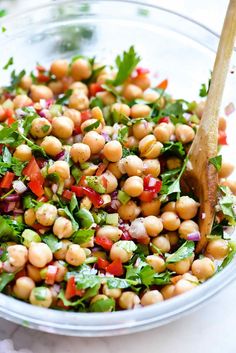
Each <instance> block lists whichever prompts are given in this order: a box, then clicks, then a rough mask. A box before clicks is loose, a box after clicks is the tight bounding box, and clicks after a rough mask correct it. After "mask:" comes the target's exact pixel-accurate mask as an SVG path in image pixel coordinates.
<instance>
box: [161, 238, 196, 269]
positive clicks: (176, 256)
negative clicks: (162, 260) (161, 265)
mask: <svg viewBox="0 0 236 353" xmlns="http://www.w3.org/2000/svg"><path fill="white" fill-rule="evenodd" d="M194 249H195V244H194V242H193V241H186V242H185V243H183V244H182V245H181V246H180V247H179V249H178V250H176V252H175V253H173V254H171V255H170V256H168V257H167V260H166V262H167V263H168V264H172V263H176V262H179V261H181V260H183V259H187V258H188V257H190V256H192V255H193V253H194Z"/></svg>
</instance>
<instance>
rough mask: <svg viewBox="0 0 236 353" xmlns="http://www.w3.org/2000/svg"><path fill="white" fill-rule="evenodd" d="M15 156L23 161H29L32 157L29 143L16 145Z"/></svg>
mask: <svg viewBox="0 0 236 353" xmlns="http://www.w3.org/2000/svg"><path fill="white" fill-rule="evenodd" d="M13 157H15V158H17V159H19V160H20V161H22V162H26V161H29V160H30V159H31V158H32V150H31V148H30V147H29V146H27V145H19V146H17V147H16V149H15V152H14V154H13Z"/></svg>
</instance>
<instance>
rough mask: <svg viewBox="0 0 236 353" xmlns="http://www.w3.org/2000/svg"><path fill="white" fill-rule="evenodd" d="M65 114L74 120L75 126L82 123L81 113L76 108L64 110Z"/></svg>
mask: <svg viewBox="0 0 236 353" xmlns="http://www.w3.org/2000/svg"><path fill="white" fill-rule="evenodd" d="M64 116H67V118H69V119H70V120H72V121H73V123H74V125H75V126H78V125H80V123H81V114H80V112H79V111H78V110H76V109H69V108H67V109H66V110H65V112H64Z"/></svg>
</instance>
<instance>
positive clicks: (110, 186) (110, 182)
mask: <svg viewBox="0 0 236 353" xmlns="http://www.w3.org/2000/svg"><path fill="white" fill-rule="evenodd" d="M101 177H104V178H105V179H106V192H107V193H108V194H110V193H111V192H113V191H115V190H116V189H117V186H118V181H117V179H116V177H115V176H114V175H113V174H112V173H111V172H110V171H109V170H107V171H106V172H105V173H103V174H102V175H101Z"/></svg>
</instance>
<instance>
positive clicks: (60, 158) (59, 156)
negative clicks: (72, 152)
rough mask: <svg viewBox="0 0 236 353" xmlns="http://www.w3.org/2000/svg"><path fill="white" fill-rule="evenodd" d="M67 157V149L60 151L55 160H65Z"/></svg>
mask: <svg viewBox="0 0 236 353" xmlns="http://www.w3.org/2000/svg"><path fill="white" fill-rule="evenodd" d="M64 157H65V151H61V152H60V153H58V154H57V155H56V157H55V160H56V161H59V160H63V159H64Z"/></svg>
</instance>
